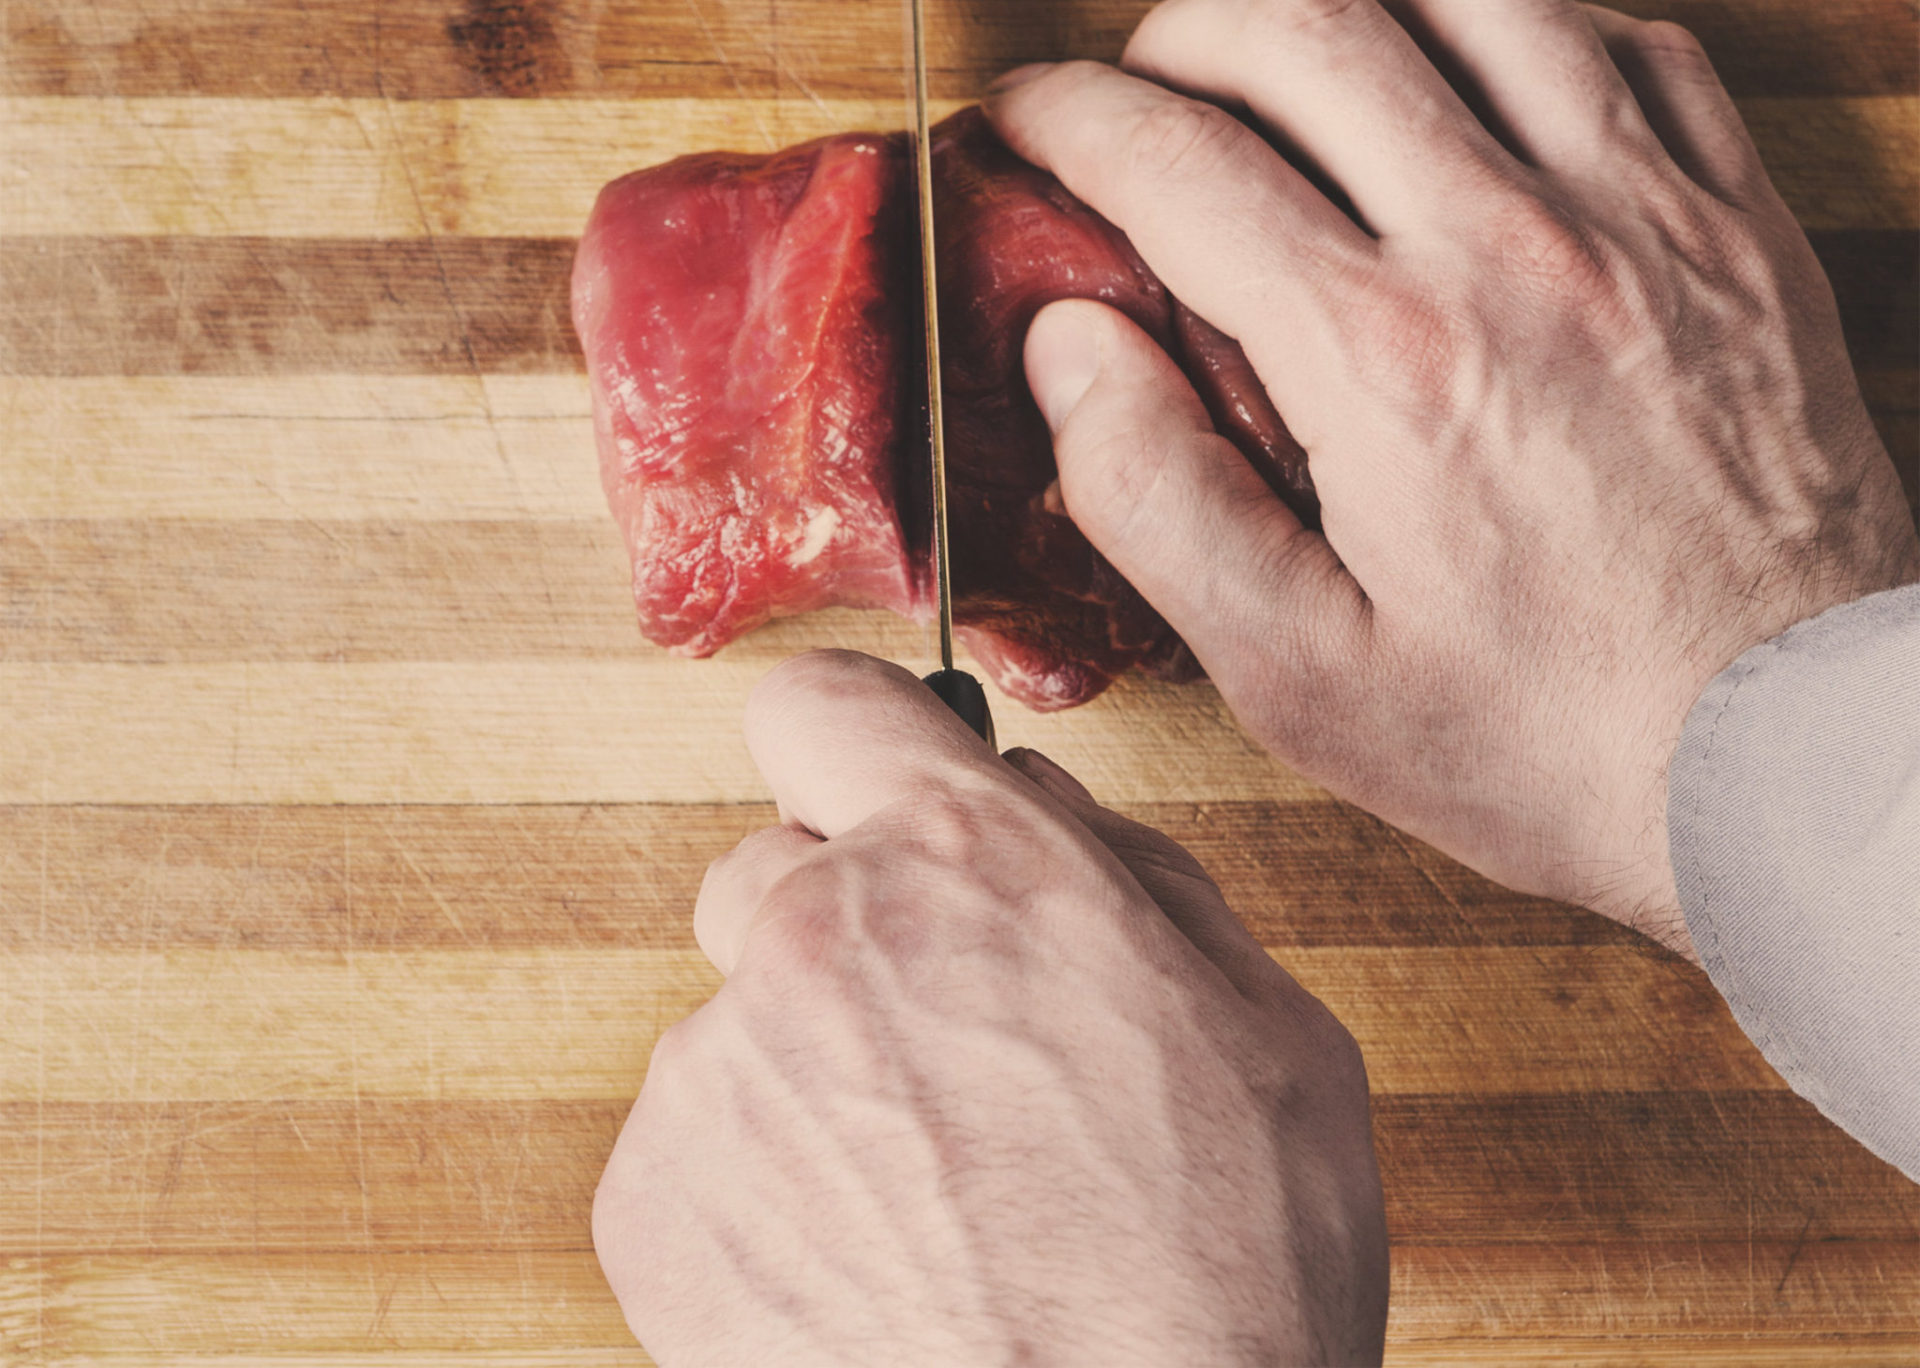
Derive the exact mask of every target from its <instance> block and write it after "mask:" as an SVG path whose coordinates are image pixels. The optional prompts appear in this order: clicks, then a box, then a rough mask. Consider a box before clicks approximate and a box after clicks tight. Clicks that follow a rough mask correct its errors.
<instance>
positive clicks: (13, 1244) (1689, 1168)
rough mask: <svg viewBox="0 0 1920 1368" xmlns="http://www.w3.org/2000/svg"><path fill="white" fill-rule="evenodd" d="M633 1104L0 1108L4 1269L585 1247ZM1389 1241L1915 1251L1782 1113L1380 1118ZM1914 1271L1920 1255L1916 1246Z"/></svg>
mask: <svg viewBox="0 0 1920 1368" xmlns="http://www.w3.org/2000/svg"><path fill="white" fill-rule="evenodd" d="M630 1105H631V1100H630V1099H625V1098H619V1099H616V1098H608V1099H596V1100H587V1101H557V1100H551V1099H542V1100H537V1101H528V1102H487V1103H475V1102H461V1101H444V1102H404V1101H393V1100H387V1099H379V1098H366V1099H363V1100H362V1101H360V1102H358V1103H353V1102H347V1101H317V1102H316V1101H300V1100H285V1101H255V1100H248V1101H234V1102H189V1103H147V1104H139V1103H124V1102H107V1103H91V1104H82V1103H71V1102H58V1103H47V1104H44V1105H43V1104H39V1103H34V1102H11V1103H3V1104H0V1181H3V1182H4V1183H5V1185H6V1189H7V1191H9V1192H11V1193H17V1194H22V1196H23V1197H24V1195H25V1194H29V1193H30V1194H32V1200H30V1201H29V1200H19V1201H15V1202H11V1203H8V1204H4V1205H0V1257H4V1255H5V1254H7V1253H12V1252H17V1251H21V1250H32V1251H35V1252H38V1253H40V1254H42V1255H48V1256H74V1255H81V1254H111V1253H115V1252H118V1251H121V1250H124V1249H126V1248H127V1247H128V1246H129V1245H134V1246H137V1247H139V1248H142V1249H145V1250H147V1251H149V1252H150V1253H152V1254H155V1255H162V1256H165V1255H176V1254H186V1253H195V1254H216V1253H232V1254H259V1255H271V1254H279V1253H294V1252H299V1251H306V1252H308V1253H310V1254H314V1255H327V1254H333V1253H345V1252H353V1251H363V1252H378V1253H383V1254H402V1253H439V1254H454V1253H482V1252H489V1251H491V1252H495V1253H502V1254H505V1253H521V1252H543V1251H544V1252H557V1251H563V1250H576V1251H577V1250H583V1249H586V1248H588V1247H589V1246H588V1240H587V1212H588V1210H589V1209H590V1206H591V1203H592V1199H593V1189H594V1184H595V1183H596V1182H597V1181H598V1179H599V1176H600V1170H601V1167H602V1166H603V1165H604V1164H605V1162H606V1157H607V1155H608V1153H609V1152H610V1151H611V1150H612V1148H613V1142H614V1138H615V1137H616V1136H617V1135H618V1134H619V1130H620V1127H621V1125H622V1123H623V1122H624V1121H625V1119H626V1114H627V1111H628V1109H629V1107H630ZM1373 1121H1374V1134H1375V1137H1376V1143H1377V1145H1378V1148H1379V1153H1380V1162H1381V1170H1382V1178H1383V1182H1384V1184H1385V1188H1386V1194H1387V1219H1388V1223H1389V1229H1390V1232H1391V1235H1392V1239H1393V1242H1394V1244H1396V1245H1398V1246H1402V1247H1411V1246H1416V1245H1440V1246H1447V1245H1455V1246H1467V1247H1479V1246H1489V1245H1509V1246H1520V1247H1528V1246H1534V1245H1539V1244H1543V1243H1550V1244H1555V1245H1563V1246H1564V1245H1574V1244H1589V1243H1606V1242H1645V1243H1650V1244H1657V1243H1662V1242H1666V1243H1678V1242H1682V1241H1692V1240H1698V1241H1705V1242H1709V1243H1711V1242H1715V1241H1740V1240H1746V1239H1749V1238H1751V1239H1753V1240H1755V1241H1758V1242H1761V1243H1790V1242H1795V1241H1798V1240H1801V1239H1802V1238H1803V1237H1804V1239H1806V1240H1808V1241H1812V1242H1818V1243H1832V1242H1836V1241H1873V1242H1879V1243H1883V1244H1884V1243H1890V1242H1905V1243H1908V1244H1913V1243H1914V1242H1916V1241H1920V1190H1916V1189H1915V1187H1914V1185H1913V1184H1911V1183H1910V1182H1908V1181H1907V1180H1906V1179H1905V1178H1903V1177H1902V1176H1901V1175H1900V1174H1899V1173H1898V1172H1897V1171H1896V1170H1894V1169H1893V1168H1892V1167H1890V1166H1889V1165H1887V1164H1884V1163H1881V1162H1880V1161H1879V1160H1876V1159H1875V1158H1873V1157H1872V1156H1871V1155H1869V1154H1868V1153H1867V1152H1866V1151H1865V1150H1863V1149H1861V1148H1860V1147H1859V1146H1858V1145H1856V1144H1855V1143H1854V1142H1853V1141H1852V1140H1850V1139H1848V1138H1847V1136H1846V1135H1844V1134H1843V1133H1842V1132H1840V1131H1839V1130H1838V1129H1836V1128H1835V1127H1834V1126H1833V1125H1831V1124H1830V1123H1829V1122H1827V1121H1826V1120H1825V1119H1824V1118H1823V1117H1821V1116H1820V1115H1819V1114H1818V1113H1817V1112H1815V1111H1814V1109H1813V1108H1812V1106H1811V1105H1809V1104H1808V1103H1806V1102H1804V1101H1802V1100H1801V1099H1800V1098H1798V1097H1795V1096H1794V1095H1792V1094H1791V1093H1784V1092H1776V1093H1750V1092H1733V1093H1718V1094H1714V1095H1712V1096H1702V1095H1700V1094H1696V1093H1675V1092H1661V1093H1618V1094H1601V1095H1594V1096H1578V1095H1576V1096H1557V1097H1540V1096H1525V1095H1521V1096H1497V1095H1496V1096H1488V1097H1427V1096H1419V1095H1392V1094H1386V1095H1382V1096H1380V1097H1378V1098H1377V1099H1375V1104H1374V1115H1373ZM1915 1252H1916V1254H1917V1255H1920V1248H1916V1251H1915Z"/></svg>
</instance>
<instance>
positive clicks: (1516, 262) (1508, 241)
mask: <svg viewBox="0 0 1920 1368" xmlns="http://www.w3.org/2000/svg"><path fill="white" fill-rule="evenodd" d="M1496 222H1497V225H1498V226H1497V227H1496V229H1495V239H1494V242H1495V252H1496V255H1497V257H1498V264H1499V266H1500V267H1501V268H1502V269H1503V270H1504V271H1505V272H1506V273H1508V275H1509V276H1510V277H1511V278H1514V279H1517V280H1520V281H1524V282H1526V283H1528V284H1530V285H1531V286H1532V287H1534V288H1535V289H1539V290H1545V291H1548V292H1549V293H1551V294H1553V295H1554V296H1555V297H1556V300H1557V301H1558V302H1561V303H1565V304H1568V305H1579V304H1584V303H1587V302H1589V300H1590V297H1593V296H1604V295H1606V294H1609V293H1611V288H1612V280H1613V277H1612V271H1611V269H1610V263H1609V261H1608V259H1607V256H1606V254H1605V252H1604V251H1603V250H1602V249H1601V246H1600V243H1599V240H1598V239H1597V238H1596V237H1595V236H1594V234H1593V233H1591V232H1590V231H1589V230H1587V229H1586V228H1585V227H1584V226H1583V225H1582V224H1581V223H1580V222H1579V220H1577V219H1576V218H1574V216H1573V215H1572V214H1569V213H1567V212H1566V211H1564V210H1562V209H1561V208H1560V207H1559V206H1557V205H1554V204H1552V203H1549V202H1548V201H1546V200H1544V199H1539V198H1536V197H1535V196H1532V195H1520V196H1516V197H1513V198H1512V199H1510V200H1509V202H1508V203H1507V205H1506V206H1505V209H1504V212H1502V213H1501V214H1500V216H1499V218H1498V219H1497V221H1496Z"/></svg>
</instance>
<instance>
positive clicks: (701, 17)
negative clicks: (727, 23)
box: [687, 0, 776, 152]
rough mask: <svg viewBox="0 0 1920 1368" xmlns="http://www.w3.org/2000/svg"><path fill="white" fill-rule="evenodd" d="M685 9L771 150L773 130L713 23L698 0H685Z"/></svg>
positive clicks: (764, 146) (765, 144) (763, 141)
mask: <svg viewBox="0 0 1920 1368" xmlns="http://www.w3.org/2000/svg"><path fill="white" fill-rule="evenodd" d="M687 9H688V10H689V11H690V12H691V13H692V14H693V20H694V22H695V23H696V24H698V25H700V33H701V35H702V36H703V37H705V38H706V40H707V45H708V46H709V47H711V48H712V49H713V55H714V56H716V57H718V58H719V59H720V65H721V67H722V68H723V69H724V70H725V71H726V73H727V80H729V81H730V82H732V83H733V93H734V94H735V95H737V96H738V97H739V99H740V104H741V106H742V107H743V108H744V109H746V110H747V112H748V113H750V114H752V115H753V126H754V129H755V130H756V131H757V132H758V133H759V134H760V141H761V143H762V144H763V148H762V150H763V151H767V152H772V151H773V150H774V149H775V147H776V143H775V141H774V137H773V131H772V130H771V129H769V128H768V127H767V125H766V121H765V120H764V119H762V118H761V117H760V107H759V105H757V104H756V103H755V102H754V101H753V100H752V99H751V98H750V97H749V96H748V94H747V88H746V86H745V84H743V83H742V82H741V80H740V73H739V71H737V70H736V69H735V68H734V65H733V58H731V57H729V56H728V55H727V50H726V48H724V47H722V46H721V44H720V40H719V39H718V38H716V37H715V36H714V33H713V25H711V24H709V23H708V22H707V12H706V10H704V9H702V8H701V6H700V0H687Z"/></svg>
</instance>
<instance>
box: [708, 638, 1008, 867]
mask: <svg viewBox="0 0 1920 1368" xmlns="http://www.w3.org/2000/svg"><path fill="white" fill-rule="evenodd" d="M746 734H747V749H748V750H749V751H750V752H751V753H752V755H753V762H754V764H756V765H758V766H759V767H760V773H761V774H762V775H764V776H765V777H766V780H767V783H768V784H769V785H771V786H772V788H773V795H774V797H775V799H777V800H778V802H779V804H780V811H781V813H782V814H783V815H784V816H785V817H786V819H787V820H789V821H792V822H797V823H798V824H800V825H801V826H804V827H805V828H807V830H809V831H812V832H814V833H815V834H817V835H820V836H825V837H827V838H829V839H831V838H833V837H835V836H838V835H840V834H842V833H843V832H846V831H850V830H852V829H853V828H854V827H856V826H859V825H860V824H861V823H862V822H864V821H866V820H867V818H869V817H871V816H873V814H874V813H876V812H879V811H881V810H882V809H884V808H887V807H891V806H892V805H893V804H895V803H897V802H900V801H901V800H903V799H907V798H915V797H923V796H925V795H926V794H927V793H928V792H929V791H932V790H937V789H943V790H946V791H948V792H952V791H955V790H960V791H965V790H967V789H970V788H972V789H986V788H1004V789H1008V790H1010V791H1014V792H1018V791H1019V789H1018V787H1017V785H1016V783H1015V778H1016V776H1015V775H1014V773H1013V771H1012V770H1011V769H1010V768H1008V766H1007V764H1006V762H1005V761H1003V760H1001V758H1000V757H999V755H998V754H996V753H995V752H994V750H993V749H992V748H991V747H990V746H988V745H987V743H986V742H984V741H982V740H981V739H980V738H979V737H978V736H976V735H974V733H973V731H972V730H971V729H970V728H969V727H968V726H967V724H966V723H964V722H962V721H961V720H960V719H959V718H958V717H956V716H955V715H954V714H953V713H952V712H951V711H950V710H949V709H948V708H947V705H946V704H944V703H942V702H941V701H940V700H939V699H938V698H937V697H935V696H934V693H933V690H932V689H930V688H928V687H927V686H926V685H925V684H923V683H921V682H920V680H919V679H918V678H916V677H915V676H914V675H912V674H910V673H909V672H907V671H906V670H903V669H902V668H900V667H899V666H898V665H894V664H891V663H889V662H887V661H884V660H876V659H875V658H874V657H872V656H868V655H861V654H860V653H859V652H857V651H809V652H808V653H807V654H805V655H801V656H795V657H794V658H793V659H792V660H789V661H786V662H784V663H783V664H781V665H779V666H776V667H775V668H774V669H773V670H771V671H770V672H769V673H768V674H767V676H766V678H764V679H762V680H761V681H760V683H759V684H758V685H757V686H755V688H754V691H753V696H752V697H751V698H750V699H748V701H747V721H746Z"/></svg>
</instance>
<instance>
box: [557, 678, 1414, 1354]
mask: <svg viewBox="0 0 1920 1368" xmlns="http://www.w3.org/2000/svg"><path fill="white" fill-rule="evenodd" d="M747 741H748V745H749V746H750V747H751V748H752V751H753V755H754V759H755V761H756V762H757V763H758V764H759V766H760V769H761V771H762V772H763V773H764V774H765V775H766V776H767V780H768V782H769V783H770V784H771V785H772V787H773V791H774V794H775V796H776V797H777V798H778V799H779V800H780V810H781V814H782V816H783V817H784V818H785V822H784V824H783V825H781V826H778V827H772V828H769V829H768V830H766V831H762V832H760V833H758V834H756V835H754V836H751V837H749V838H748V839H747V840H746V841H745V842H743V843H742V844H741V846H740V847H739V848H738V849H737V850H735V851H734V852H733V854H731V855H729V856H727V857H725V858H723V859H722V860H721V861H720V862H719V863H717V864H715V865H714V867H713V868H712V869H711V870H710V871H709V872H708V875H707V879H706V882H705V883H704V884H703V885H702V886H701V889H700V901H699V905H698V906H697V908H696V909H695V912H694V930H695V934H696V935H697V936H698V937H699V941H700V945H701V947H702V948H703V949H704V950H705V951H706V953H707V955H708V957H709V958H711V959H712V960H713V962H714V965H715V967H717V968H718V969H720V971H721V972H722V973H724V974H726V976H727V981H726V984H725V986H724V987H722V988H721V989H720V991H719V993H717V994H716V995H715V996H714V998H713V1000H712V1001H711V1002H709V1003H707V1004H706V1006H704V1007H702V1008H701V1009H700V1010H699V1011H697V1012H695V1013H694V1014H693V1015H692V1016H691V1017H690V1018H688V1019H687V1020H686V1021H683V1022H681V1023H680V1024H678V1025H677V1026H675V1027H674V1028H673V1029H672V1030H670V1031H669V1032H667V1034H666V1035H664V1036H663V1037H661V1040H660V1043H659V1045H658V1046H657V1047H656V1049H655V1050H654V1055H653V1062H652V1065H651V1067H650V1068H649V1070H648V1072H647V1081H646V1086H645V1088H644V1089H643V1090H642V1091H641V1094H640V1100H639V1102H638V1103H637V1104H636V1105H635V1107H634V1109H633V1114H632V1115H631V1116H630V1117H629V1118H628V1121H627V1125H626V1128H625V1129H624V1130H623V1131H622V1132H621V1135H620V1142H619V1144H618V1145H617V1146H616V1147H615V1149H614V1153H613V1157H612V1159H611V1160H609V1161H608V1164H607V1172H606V1176H605V1177H604V1178H603V1179H602V1180H601V1184H600V1191H599V1194H598V1196H597V1197H596V1198H595V1200H594V1219H593V1236H594V1247H595V1248H596V1249H597V1250H598V1251H599V1254H600V1259H601V1264H602V1266H603V1267H604V1268H605V1270H606V1273H607V1278H608V1281H609V1282H610V1284H611V1285H612V1287H613V1290H614V1293H615V1295H617V1296H618V1297H619V1299H620V1304H621V1306H622V1307H623V1308H624V1309H625V1311H626V1314H627V1317H628V1320H629V1322H630V1323H631V1324H632V1326H633V1328H634V1330H635V1332H636V1333H638V1334H639V1336H640V1338H641V1339H642V1341H643V1342H644V1343H645V1344H646V1346H647V1348H648V1349H649V1350H650V1351H652V1353H653V1354H654V1355H655V1357H656V1358H658V1359H659V1361H660V1362H661V1363H663V1364H743V1365H744V1364H773V1363H778V1364H781V1365H785V1366H786V1368H799V1365H803V1364H829V1365H836V1366H837V1368H847V1366H848V1365H853V1364H867V1363H871V1364H902V1363H904V1364H913V1365H933V1364H946V1363H953V1364H980V1363H1024V1364H1033V1365H1040V1364H1086V1363H1100V1364H1105V1365H1119V1364H1123V1363H1140V1364H1186V1363H1193V1364H1207V1365H1230V1364H1242V1363H1245V1364H1276V1363H1285V1364H1307V1363H1340V1364H1351V1363H1368V1362H1371V1363H1378V1362H1379V1361H1380V1354H1381V1344H1382V1340H1383V1336H1384V1333H1385V1326H1386V1319H1387V1271H1388V1270H1387V1234H1386V1218H1385V1212H1384V1210H1383V1207H1382V1201H1381V1193H1380V1176H1379V1171H1378V1169H1377V1168H1376V1167H1375V1164H1374V1156H1373V1145H1372V1137H1371V1135H1370V1133H1369V1129H1368V1118H1367V1080H1366V1071H1365V1069H1364V1067H1363V1066H1362V1064H1361V1061H1360V1051H1359V1049H1358V1047H1357V1046H1356V1045H1355V1044H1354V1041H1353V1038H1352V1037H1351V1036H1350V1035H1348V1034H1347V1032H1346V1031H1345V1029H1343V1028H1342V1027H1341V1025H1340V1023H1339V1022H1337V1021H1335V1020H1334V1019H1333V1016H1332V1014H1331V1013H1329V1012H1328V1011H1327V1009H1326V1008H1325V1007H1324V1006H1322V1005H1321V1004H1320V1003H1319V1002H1317V1001H1316V1000H1315V999H1314V998H1313V997H1312V996H1311V995H1310V994H1309V993H1307V991H1306V990H1305V989H1304V988H1302V987H1301V986H1300V985H1299V984H1298V983H1297V982H1295V981H1294V980H1293V979H1292V978H1291V977H1289V976H1288V974H1287V973H1286V972H1285V971H1284V970H1283V969H1281V968H1280V966H1279V965H1277V964H1275V963H1274V962H1273V960H1272V959H1270V958H1268V956H1267V954H1266V952H1265V951H1263V950H1262V949H1261V948H1260V945H1259V943H1258V942H1257V941H1255V940H1254V939H1253V937H1252V936H1250V935H1248V934H1247V931H1246V929H1245V928H1244V927H1243V926H1242V925H1241V924H1240V922H1239V921H1238V919H1237V918H1235V916H1234V914H1233V912H1232V911H1231V910H1230V909H1229V908H1228V907H1227V904H1226V903H1225V902H1224V901H1223V900H1222V899H1221V896H1220V890H1219V889H1218V888H1216V887H1215V886H1214V885H1213V883H1212V881H1211V880H1209V879H1208V878H1207V876H1206V875H1205V874H1204V873H1203V872H1202V871H1201V869H1200V866H1199V865H1198V864H1196V863H1195V862H1194V859H1193V857H1192V856H1191V855H1189V854H1188V853H1187V852H1186V851H1185V850H1182V849H1181V848H1180V847H1179V846H1178V845H1177V844H1175V843H1174V842H1173V841H1171V840H1169V839H1168V838H1167V837H1166V836H1164V835H1162V834H1161V833H1159V832H1157V831H1154V830H1152V829H1151V828H1149V827H1144V826H1141V825H1139V824H1138V823H1135V822H1132V821H1129V820H1128V819H1126V818H1124V817H1121V816H1119V815H1118V814H1116V813H1113V812H1110V811H1108V810H1107V809H1106V808H1103V807H1101V806H1100V805H1099V804H1098V803H1096V802H1095V801H1094V800H1093V798H1092V796H1091V795H1089V794H1088V792H1087V790H1086V789H1084V788H1082V787H1081V786H1080V784H1079V783H1078V782H1077V781H1075V780H1074V779H1073V778H1071V777H1070V776H1069V775H1068V774H1067V773H1066V772H1065V771H1064V770H1062V769H1060V768H1059V767H1058V766H1056V765H1054V764H1052V763H1051V762H1049V761H1047V760H1044V759H1042V758H1041V757H1040V756H1038V755H1036V754H1034V753H1032V752H1014V753H1012V754H1010V755H1008V756H1007V757H1005V758H1002V757H1000V756H998V755H995V754H994V753H993V751H992V750H991V749H990V748H989V747H988V746H987V745H986V744H985V743H984V742H982V741H981V740H980V738H979V737H977V736H975V735H974V734H973V733H972V732H970V731H969V730H967V728H966V726H965V725H964V724H962V723H961V721H960V720H959V719H958V718H957V717H955V716H954V715H953V714H952V713H951V712H949V711H948V710H947V709H946V707H945V706H944V705H943V704H942V703H941V702H940V701H939V700H938V699H936V698H935V697H934V695H933V693H932V692H931V691H930V690H929V689H927V687H926V686H925V685H923V684H921V683H920V681H919V680H917V679H915V678H914V677H913V676H912V675H910V674H908V673H907V672H906V671H904V670H902V669H900V668H899V667H898V666H895V665H888V664H885V663H883V662H881V661H877V660H873V659H871V658H869V657H866V656H858V655H853V654H850V653H847V652H826V651H822V652H816V653H814V654H811V655H807V656H802V657H801V658H799V659H798V660H795V661H791V662H789V663H788V664H786V665H784V666H782V667H780V668H779V669H777V670H775V671H774V672H773V673H772V674H770V675H769V676H768V677H767V679H766V680H765V682H763V683H762V684H761V685H760V687H759V688H758V689H756V690H754V694H753V699H752V702H751V703H750V704H749V705H748V709H747Z"/></svg>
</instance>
